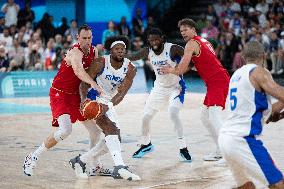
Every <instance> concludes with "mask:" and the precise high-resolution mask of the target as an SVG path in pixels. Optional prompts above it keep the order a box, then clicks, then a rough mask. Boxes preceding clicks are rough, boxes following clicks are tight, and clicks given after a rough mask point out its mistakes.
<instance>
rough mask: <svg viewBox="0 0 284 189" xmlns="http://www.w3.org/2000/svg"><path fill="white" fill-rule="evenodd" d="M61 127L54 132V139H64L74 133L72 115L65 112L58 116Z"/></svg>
mask: <svg viewBox="0 0 284 189" xmlns="http://www.w3.org/2000/svg"><path fill="white" fill-rule="evenodd" d="M58 124H59V128H58V130H57V131H56V132H55V133H54V139H55V140H56V141H57V142H59V141H61V140H64V139H65V138H67V137H68V136H69V135H70V134H71V133H72V123H71V118H70V115H68V114H63V115H61V116H60V117H59V118H58Z"/></svg>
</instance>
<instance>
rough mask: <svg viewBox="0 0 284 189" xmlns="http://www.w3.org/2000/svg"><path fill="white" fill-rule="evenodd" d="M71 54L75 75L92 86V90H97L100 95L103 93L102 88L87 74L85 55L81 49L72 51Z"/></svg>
mask: <svg viewBox="0 0 284 189" xmlns="http://www.w3.org/2000/svg"><path fill="white" fill-rule="evenodd" d="M69 53H70V59H69V60H70V63H71V66H72V68H73V71H74V73H75V75H76V76H77V77H78V78H79V79H80V80H82V81H83V82H86V83H88V84H90V85H91V87H92V88H94V89H96V90H97V91H98V92H99V93H101V91H102V90H101V88H100V87H99V86H98V85H97V84H96V82H95V81H94V80H93V79H92V78H91V77H90V76H89V74H87V72H86V71H85V69H84V67H83V64H82V63H81V62H82V58H83V53H82V52H81V51H80V50H79V49H76V48H74V49H72V50H71V51H69Z"/></svg>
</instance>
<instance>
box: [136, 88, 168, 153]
mask: <svg viewBox="0 0 284 189" xmlns="http://www.w3.org/2000/svg"><path fill="white" fill-rule="evenodd" d="M156 91H157V88H154V89H152V91H151V93H150V95H149V97H148V98H147V101H146V105H145V107H144V113H143V118H142V141H141V144H140V147H139V149H138V150H137V151H136V152H134V154H133V155H132V157H133V158H141V157H143V156H144V155H145V154H146V153H149V152H152V151H153V150H154V146H153V145H152V143H151V129H150V122H151V120H152V119H153V117H154V116H155V115H156V113H157V112H158V110H159V109H160V107H162V106H163V104H164V103H165V102H166V101H165V100H166V96H165V95H163V94H161V93H157V92H156Z"/></svg>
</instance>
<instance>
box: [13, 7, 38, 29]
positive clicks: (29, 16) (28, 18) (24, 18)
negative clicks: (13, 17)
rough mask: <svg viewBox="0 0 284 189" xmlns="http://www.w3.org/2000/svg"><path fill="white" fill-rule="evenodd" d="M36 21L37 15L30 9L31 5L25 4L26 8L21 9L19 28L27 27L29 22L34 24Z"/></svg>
mask: <svg viewBox="0 0 284 189" xmlns="http://www.w3.org/2000/svg"><path fill="white" fill-rule="evenodd" d="M34 19H35V13H34V11H33V10H32V9H31V7H30V3H29V2H26V3H25V8H23V9H21V10H20V11H19V13H18V23H17V27H18V28H21V27H22V26H25V25H26V23H27V22H31V23H33V21H34Z"/></svg>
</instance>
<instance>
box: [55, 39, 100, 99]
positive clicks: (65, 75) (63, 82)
mask: <svg viewBox="0 0 284 189" xmlns="http://www.w3.org/2000/svg"><path fill="white" fill-rule="evenodd" d="M73 48H78V49H79V50H80V51H81V52H83V51H82V49H81V48H80V45H79V44H75V45H73V46H72V47H71V48H70V49H69V50H71V49H73ZM94 58H95V52H94V47H93V46H91V47H90V51H89V54H87V55H85V54H84V55H83V58H82V64H83V67H84V69H87V68H89V66H90V64H91V62H92V61H93V60H94ZM80 83H81V80H80V79H79V78H78V77H77V76H76V75H75V73H74V71H73V68H72V66H71V65H68V64H67V62H66V61H65V59H63V60H62V62H61V66H60V68H59V70H58V73H57V74H56V76H55V77H54V80H53V82H52V87H51V88H53V89H56V90H58V91H61V92H64V93H67V94H79V86H80Z"/></svg>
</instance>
